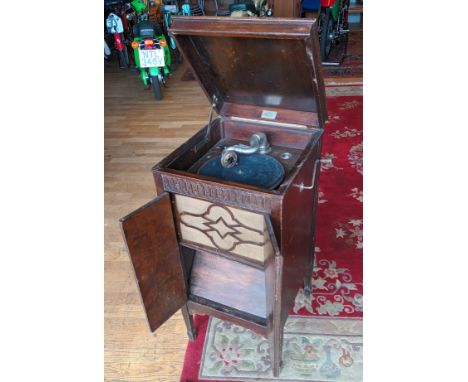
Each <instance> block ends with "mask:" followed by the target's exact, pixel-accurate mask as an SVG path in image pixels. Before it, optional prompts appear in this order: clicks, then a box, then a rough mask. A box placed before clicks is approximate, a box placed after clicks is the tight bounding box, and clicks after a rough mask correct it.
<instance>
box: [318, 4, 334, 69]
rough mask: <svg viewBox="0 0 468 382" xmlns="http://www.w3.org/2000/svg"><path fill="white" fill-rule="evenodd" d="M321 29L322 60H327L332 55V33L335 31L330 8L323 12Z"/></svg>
mask: <svg viewBox="0 0 468 382" xmlns="http://www.w3.org/2000/svg"><path fill="white" fill-rule="evenodd" d="M321 24H322V27H321V31H320V53H321V54H322V60H326V59H327V58H328V56H329V55H330V50H331V47H332V44H333V41H332V39H331V38H330V35H331V34H332V33H333V27H334V25H333V24H334V21H333V17H332V14H331V11H330V10H329V9H327V10H326V12H324V13H322V20H321Z"/></svg>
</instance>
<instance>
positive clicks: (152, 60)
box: [132, 21, 171, 101]
mask: <svg viewBox="0 0 468 382" xmlns="http://www.w3.org/2000/svg"><path fill="white" fill-rule="evenodd" d="M133 35H134V39H133V42H132V48H133V50H134V53H135V65H136V67H137V68H138V69H139V70H140V76H141V79H142V80H143V83H144V84H145V87H147V88H149V87H150V86H151V87H152V88H153V94H154V98H155V99H156V100H158V101H159V100H161V98H162V95H161V85H164V86H165V83H166V81H165V78H166V77H167V76H169V75H170V74H171V72H170V70H169V67H170V65H171V54H170V51H169V47H168V46H167V41H166V38H165V37H164V34H163V33H162V30H161V27H160V26H159V25H157V24H153V23H151V22H149V21H140V22H138V23H137V24H135V25H134V26H133Z"/></svg>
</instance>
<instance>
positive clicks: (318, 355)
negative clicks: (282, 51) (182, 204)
mask: <svg viewBox="0 0 468 382" xmlns="http://www.w3.org/2000/svg"><path fill="white" fill-rule="evenodd" d="M334 94H336V95H338V96H334ZM343 94H347V95H345V96H344V95H343ZM327 106H328V113H329V119H328V122H327V124H326V126H325V133H324V138H323V148H322V157H323V158H328V159H331V163H330V164H323V165H322V168H321V175H320V186H319V202H318V203H319V207H318V211H317V227H318V229H317V240H316V247H315V253H316V257H315V266H314V273H313V279H312V285H313V293H312V296H311V297H306V295H305V294H304V291H303V290H302V289H300V290H299V291H298V294H297V296H296V300H295V304H294V306H293V307H291V312H290V317H289V319H288V322H287V324H286V327H285V342H284V345H283V347H284V349H283V352H284V354H283V360H284V363H285V364H284V366H283V369H282V373H281V375H280V379H279V380H285V381H286V380H287V381H293V380H297V381H300V380H307V381H361V380H362V310H363V283H362V280H363V279H362V277H363V275H362V247H363V234H362V232H363V231H362V230H363V220H362V203H363V188H362V174H363V145H362V88H361V87H360V86H355V87H347V88H343V87H342V88H331V89H330V88H327ZM195 325H196V327H197V331H198V337H197V339H196V341H194V342H189V345H188V347H187V351H186V355H185V363H184V369H183V371H182V375H181V381H187V382H188V381H190V382H191V381H203V380H218V381H238V380H242V381H248V380H251V379H261V380H265V379H270V380H271V379H272V377H271V365H270V363H269V354H268V347H267V346H266V341H265V339H264V338H262V337H259V336H257V335H256V334H254V333H252V332H250V331H248V330H246V329H243V328H241V327H238V326H236V325H231V324H229V323H225V322H223V321H220V320H217V319H214V318H213V319H210V320H208V317H206V316H196V317H195Z"/></svg>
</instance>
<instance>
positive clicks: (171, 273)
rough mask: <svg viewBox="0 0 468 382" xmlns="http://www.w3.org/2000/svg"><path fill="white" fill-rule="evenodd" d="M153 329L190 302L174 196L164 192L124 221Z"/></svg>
mask: <svg viewBox="0 0 468 382" xmlns="http://www.w3.org/2000/svg"><path fill="white" fill-rule="evenodd" d="M120 221H121V225H122V231H123V235H124V237H125V241H126V243H127V248H128V253H129V254H130V259H131V261H132V264H133V269H134V271H135V277H136V280H137V282H138V286H139V288H140V294H141V298H142V301H143V305H144V307H145V310H146V316H147V318H148V323H149V326H150V329H151V331H155V330H156V329H157V328H158V327H159V326H161V325H162V324H163V323H164V322H165V321H166V320H167V319H169V318H170V317H171V316H172V315H173V314H174V313H175V312H176V311H177V310H178V309H179V308H181V307H182V305H184V304H185V303H186V302H187V291H186V285H185V280H184V275H183V268H182V263H181V256H180V253H179V246H178V242H177V236H176V231H175V227H174V220H173V217H172V208H171V198H170V195H169V194H168V193H163V194H161V195H160V196H158V197H157V198H156V199H153V200H152V201H150V202H149V203H147V204H146V205H144V206H142V207H140V208H139V209H137V210H136V211H134V212H132V213H131V214H129V215H127V216H125V217H124V218H122V219H121V220H120Z"/></svg>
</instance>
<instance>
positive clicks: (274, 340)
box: [269, 328, 283, 377]
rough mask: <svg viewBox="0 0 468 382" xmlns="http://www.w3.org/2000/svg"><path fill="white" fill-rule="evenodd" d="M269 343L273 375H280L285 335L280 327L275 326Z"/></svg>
mask: <svg viewBox="0 0 468 382" xmlns="http://www.w3.org/2000/svg"><path fill="white" fill-rule="evenodd" d="M269 345H270V358H271V364H272V368H273V376H274V377H279V373H280V370H281V356H282V354H281V353H282V349H283V346H282V345H283V336H282V332H281V330H280V329H279V328H275V330H274V331H273V333H272V334H271V335H270V339H269Z"/></svg>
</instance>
